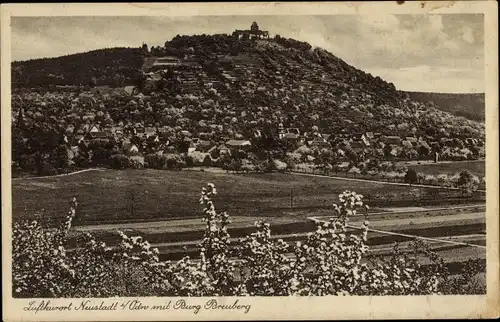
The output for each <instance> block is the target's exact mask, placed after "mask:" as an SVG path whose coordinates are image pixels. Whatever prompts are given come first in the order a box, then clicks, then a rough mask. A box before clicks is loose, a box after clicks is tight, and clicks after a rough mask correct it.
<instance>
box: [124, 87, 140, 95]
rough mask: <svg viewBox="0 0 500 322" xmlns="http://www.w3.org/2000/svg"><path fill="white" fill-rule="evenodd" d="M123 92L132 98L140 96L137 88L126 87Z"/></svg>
mask: <svg viewBox="0 0 500 322" xmlns="http://www.w3.org/2000/svg"><path fill="white" fill-rule="evenodd" d="M123 90H124V91H125V93H127V94H128V95H130V96H132V95H137V94H139V90H138V89H137V87H135V86H125V87H124V88H123Z"/></svg>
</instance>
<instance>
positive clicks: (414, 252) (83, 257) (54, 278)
mask: <svg viewBox="0 0 500 322" xmlns="http://www.w3.org/2000/svg"><path fill="white" fill-rule="evenodd" d="M216 194H217V191H216V189H215V186H214V185H213V184H210V183H209V184H208V185H207V186H206V187H205V188H203V190H202V194H201V198H200V199H199V201H200V204H201V206H202V209H203V210H202V211H203V220H204V221H205V222H206V226H205V231H204V233H203V239H202V242H201V243H200V244H199V248H198V250H199V260H197V261H193V260H191V259H190V258H189V257H185V258H183V259H181V260H179V261H162V260H160V256H159V250H158V249H157V248H153V247H151V245H150V244H149V243H148V241H146V240H144V239H143V238H142V237H141V236H134V237H129V236H127V235H126V234H125V233H123V232H119V236H118V237H119V241H118V243H119V244H118V245H117V246H116V247H109V246H108V245H106V243H104V242H102V241H98V240H96V238H95V237H94V236H93V235H91V234H85V235H83V236H82V238H81V243H79V247H78V248H76V249H74V250H73V251H71V252H68V251H67V247H68V246H69V244H68V242H69V241H70V238H71V237H72V235H73V234H72V233H71V229H72V226H73V221H74V219H75V217H76V216H77V212H76V207H77V203H76V200H75V199H73V201H72V204H71V208H70V211H69V212H68V213H67V215H66V216H65V217H64V220H62V222H61V223H60V225H58V227H56V228H51V229H47V227H44V226H43V225H42V224H41V223H40V221H39V220H36V221H32V220H31V219H30V220H29V221H28V220H27V219H24V220H21V221H19V222H14V225H13V229H12V232H13V242H12V248H13V249H12V257H13V260H12V261H13V263H12V272H13V276H12V284H13V285H12V291H13V296H14V297H28V298H32V297H37V298H63V297H64V298H76V297H111V296H116V295H119V296H127V297H137V296H139V295H141V296H144V295H149V296H324V295H431V294H443V295H449V294H469V295H470V294H484V292H485V289H484V288H478V287H476V286H475V285H474V283H473V282H472V283H471V281H472V278H473V277H474V276H475V275H476V274H478V273H479V272H483V271H484V269H485V267H484V264H482V263H481V262H480V261H469V262H467V263H466V265H465V267H464V270H463V271H461V272H458V277H454V276H452V275H451V273H450V272H449V271H448V269H447V268H446V267H445V265H444V261H443V259H442V258H440V257H439V255H438V254H436V253H434V252H433V251H432V250H430V249H429V248H428V247H427V246H426V245H425V244H423V242H418V241H415V242H413V243H412V244H410V249H409V250H410V251H409V252H408V253H406V252H405V253H402V252H400V251H399V248H398V247H397V246H396V247H395V248H394V249H393V252H392V256H389V257H388V258H378V259H377V260H373V261H370V260H367V259H368V258H367V255H368V250H369V247H368V244H367V241H368V233H369V228H368V223H367V222H365V223H363V224H362V226H361V227H359V228H360V232H359V233H358V232H356V231H354V230H350V229H349V230H348V222H349V217H352V216H355V215H356V214H357V213H359V212H361V211H363V212H364V211H365V210H366V209H367V208H366V207H364V203H363V200H362V196H361V195H358V194H356V193H355V192H351V191H344V193H342V194H340V195H339V198H338V200H339V203H338V204H334V205H333V209H332V218H331V220H329V221H327V222H318V223H317V227H316V229H315V230H314V231H313V232H311V233H310V234H308V235H307V236H306V237H305V238H304V239H302V240H300V241H296V242H294V243H287V242H286V241H284V240H282V239H277V238H272V235H271V228H270V225H269V224H268V223H264V222H257V223H256V231H255V232H254V233H252V234H250V235H247V236H245V237H244V238H242V239H241V240H240V242H239V243H238V244H236V245H232V244H231V242H232V241H231V238H230V237H231V236H230V234H229V229H228V227H229V224H230V220H229V219H230V217H229V215H228V214H227V213H226V212H217V211H216V208H215V205H214V202H213V200H212V199H213V197H214V196H215V195H216ZM131 196H133V194H131ZM133 203H135V201H133ZM132 211H133V214H134V213H135V206H133V208H132ZM232 259H235V260H232ZM422 261H428V263H429V264H430V265H422Z"/></svg>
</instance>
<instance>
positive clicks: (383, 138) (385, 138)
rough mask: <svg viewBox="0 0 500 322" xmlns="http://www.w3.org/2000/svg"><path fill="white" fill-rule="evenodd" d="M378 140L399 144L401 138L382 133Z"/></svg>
mask: <svg viewBox="0 0 500 322" xmlns="http://www.w3.org/2000/svg"><path fill="white" fill-rule="evenodd" d="M380 140H381V141H382V142H383V143H385V144H389V145H401V141H402V140H401V138H400V137H399V136H386V135H383V136H381V137H380Z"/></svg>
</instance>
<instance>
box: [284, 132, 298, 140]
mask: <svg viewBox="0 0 500 322" xmlns="http://www.w3.org/2000/svg"><path fill="white" fill-rule="evenodd" d="M283 139H285V140H290V141H298V140H299V139H300V136H299V135H298V134H295V133H285V135H284V136H283Z"/></svg>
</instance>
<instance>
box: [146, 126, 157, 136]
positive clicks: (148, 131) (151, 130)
mask: <svg viewBox="0 0 500 322" xmlns="http://www.w3.org/2000/svg"><path fill="white" fill-rule="evenodd" d="M144 134H145V135H146V137H150V136H153V135H155V134H156V129H155V128H154V127H152V126H147V127H145V128H144Z"/></svg>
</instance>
